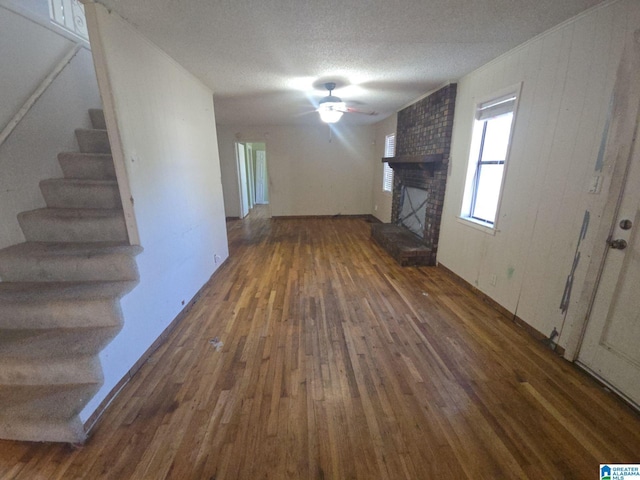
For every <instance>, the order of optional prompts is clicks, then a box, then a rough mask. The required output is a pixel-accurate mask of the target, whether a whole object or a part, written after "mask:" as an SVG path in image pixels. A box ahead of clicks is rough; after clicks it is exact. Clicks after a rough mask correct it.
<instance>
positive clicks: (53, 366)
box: [0, 110, 142, 443]
mask: <svg viewBox="0 0 640 480" xmlns="http://www.w3.org/2000/svg"><path fill="white" fill-rule="evenodd" d="M90 115H91V121H92V123H93V126H94V129H91V130H76V138H77V140H78V145H79V147H80V152H79V153H76V152H74V153H61V154H59V155H58V160H59V162H60V165H61V167H62V171H63V173H64V178H59V179H52V180H44V181H42V182H40V189H41V191H42V195H43V196H44V199H45V203H46V205H47V206H46V208H41V209H38V210H32V211H29V212H22V213H20V214H19V215H18V221H19V222H20V227H21V228H22V231H23V232H24V236H25V239H26V242H25V243H22V244H19V245H14V246H11V247H9V248H5V249H3V250H0V280H1V281H0V438H4V439H14V440H30V441H55V442H70V443H80V442H83V441H84V440H85V437H86V434H85V431H84V427H83V425H82V422H81V421H80V418H79V417H78V414H79V413H80V411H81V410H82V408H83V407H84V406H85V405H86V404H87V403H88V402H89V400H90V399H91V398H92V397H93V396H94V395H95V394H96V392H97V391H98V389H99V388H100V386H101V384H102V382H103V376H102V368H101V366H100V360H99V358H98V354H99V352H100V351H101V350H102V349H103V348H104V347H105V346H106V345H107V344H108V343H109V342H110V341H111V340H112V339H113V338H114V337H115V335H116V334H117V333H118V331H119V330H120V329H121V327H122V322H123V318H122V312H121V310H120V298H121V297H122V296H123V295H125V294H126V293H127V292H129V291H130V290H131V289H132V288H133V287H134V286H135V285H136V283H137V282H138V269H137V266H136V262H135V256H136V255H137V254H138V253H140V252H141V251H142V248H141V247H138V246H131V245H129V242H128V237H127V230H126V227H125V221H124V214H123V211H122V204H121V201H120V194H119V192H118V183H117V181H116V176H115V171H114V168H113V160H112V158H111V153H110V152H111V149H110V146H109V140H108V137H107V131H106V127H105V123H104V116H103V114H102V111H101V110H90Z"/></svg>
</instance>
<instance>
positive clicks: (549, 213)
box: [438, 0, 640, 346]
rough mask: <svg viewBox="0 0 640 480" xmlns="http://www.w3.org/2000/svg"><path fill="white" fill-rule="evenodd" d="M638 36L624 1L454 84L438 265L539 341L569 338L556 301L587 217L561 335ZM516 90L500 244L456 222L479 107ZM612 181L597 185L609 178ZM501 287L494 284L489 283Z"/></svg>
mask: <svg viewBox="0 0 640 480" xmlns="http://www.w3.org/2000/svg"><path fill="white" fill-rule="evenodd" d="M638 28H640V3H639V2H637V1H635V0H622V1H620V2H616V3H607V4H605V5H604V6H602V7H601V8H597V9H594V10H591V11H589V12H588V13H586V14H584V15H582V16H579V17H577V18H576V19H573V20H572V21H570V22H568V23H566V24H563V25H561V26H560V27H558V28H555V29H553V30H551V31H549V32H547V33H545V34H543V35H541V36H539V37H538V38H536V39H534V40H532V41H530V42H528V43H526V44H524V45H522V46H520V47H518V48H516V49H515V50H513V51H511V52H509V53H507V54H505V55H503V56H501V57H500V58H498V59H497V60H495V61H493V62H491V63H490V64H488V65H486V66H484V67H482V68H480V69H479V70H477V71H475V72H473V73H471V74H470V75H467V76H466V77H464V78H463V79H461V80H460V81H459V83H458V96H457V101H456V111H455V117H454V129H453V143H452V151H451V157H452V169H451V174H450V176H449V179H448V183H447V193H446V198H445V205H444V213H443V217H442V228H441V233H440V242H439V250H438V261H439V262H440V263H442V264H443V265H445V266H446V267H448V268H449V269H451V270H453V271H454V272H455V273H457V274H458V275H460V276H461V277H462V278H464V279H465V280H467V281H468V282H470V283H471V284H473V285H476V286H477V287H478V288H479V289H480V290H481V291H483V292H485V293H486V294H487V295H489V296H490V297H491V298H493V299H494V300H496V301H497V302H498V303H500V304H501V305H502V306H504V307H505V308H507V309H508V310H509V311H510V312H513V313H515V314H516V315H518V316H519V317H520V318H522V319H523V320H525V321H526V322H527V323H529V324H530V325H532V326H533V327H534V328H535V329H537V330H538V331H540V332H542V333H544V334H545V335H549V334H550V332H551V330H552V329H553V328H554V327H556V328H557V329H558V331H560V332H561V337H560V344H561V345H563V346H564V344H566V339H567V338H568V336H569V331H568V330H569V329H568V328H566V329H564V330H563V325H564V323H565V315H564V314H563V312H562V311H561V310H560V308H559V306H560V302H561V300H562V296H563V293H564V289H565V284H566V281H567V277H568V275H569V273H570V272H571V269H572V264H573V261H574V255H575V253H576V247H577V243H578V237H579V234H580V230H581V227H582V223H583V219H584V216H585V211H587V210H588V211H589V212H590V216H591V225H590V227H589V229H588V231H587V237H586V239H585V240H584V241H583V242H582V244H581V250H582V252H581V254H582V258H581V261H580V263H579V264H578V268H577V269H576V272H575V278H574V281H573V289H572V302H571V304H570V307H569V310H568V313H567V318H566V320H567V325H570V324H572V323H573V319H572V318H571V315H572V313H573V311H575V310H576V309H575V305H576V303H575V302H577V300H578V298H579V296H580V292H581V289H582V284H583V282H584V277H585V273H586V269H587V266H588V263H589V255H590V251H591V249H592V248H593V244H592V243H590V242H591V239H592V237H593V235H594V234H595V233H596V231H597V226H596V225H595V224H596V222H597V221H598V219H599V217H600V214H601V212H602V208H603V206H604V202H605V200H606V191H604V190H603V191H602V192H601V193H600V194H599V195H593V194H589V193H587V189H588V184H589V182H590V180H591V179H592V178H593V177H594V176H595V175H598V174H600V173H599V172H597V171H596V160H597V157H598V151H599V148H600V144H601V141H602V138H603V134H604V131H605V121H606V117H607V112H608V107H609V103H610V98H611V94H612V89H613V84H614V81H615V73H616V69H617V65H618V62H619V59H620V56H621V52H622V47H623V43H624V40H625V36H626V35H629V34H631V33H632V32H633V31H634V30H635V29H638ZM518 82H523V86H522V95H521V100H520V106H519V111H518V115H517V118H516V123H515V131H514V138H513V143H512V150H511V157H510V159H509V164H508V167H507V168H508V169H507V173H506V180H505V188H504V194H503V199H502V206H501V210H500V218H499V219H498V222H499V223H498V228H497V232H496V234H495V235H491V234H487V233H485V232H482V231H479V230H477V229H474V228H473V227H470V226H468V225H467V224H464V223H462V222H460V221H459V220H458V219H457V218H456V217H457V216H458V215H459V214H460V208H461V203H462V195H463V189H464V181H465V174H466V169H467V161H468V154H469V144H470V140H471V130H472V121H473V112H474V105H475V99H478V98H480V97H483V96H486V95H490V94H492V93H493V92H495V91H497V90H499V89H501V88H505V87H507V86H510V85H513V84H516V83H518ZM608 173H609V172H608V171H606V170H605V171H604V172H603V173H602V174H601V175H604V176H607V175H608ZM492 274H496V275H497V283H496V285H495V286H492V285H491V281H490V278H491V275H492Z"/></svg>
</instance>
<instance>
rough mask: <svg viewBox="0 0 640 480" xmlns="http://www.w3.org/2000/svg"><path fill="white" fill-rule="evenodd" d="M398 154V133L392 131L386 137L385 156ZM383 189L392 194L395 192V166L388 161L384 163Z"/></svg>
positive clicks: (389, 156)
mask: <svg viewBox="0 0 640 480" xmlns="http://www.w3.org/2000/svg"><path fill="white" fill-rule="evenodd" d="M395 156H396V134H395V133H390V134H389V135H387V136H385V137H384V158H391V157H395ZM382 191H383V192H384V193H387V194H389V195H391V193H392V192H393V168H391V167H390V166H389V163H388V162H384V163H383V164H382Z"/></svg>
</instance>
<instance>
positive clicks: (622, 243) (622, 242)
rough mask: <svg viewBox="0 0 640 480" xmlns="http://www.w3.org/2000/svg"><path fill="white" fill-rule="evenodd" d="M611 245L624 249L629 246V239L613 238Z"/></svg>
mask: <svg viewBox="0 0 640 480" xmlns="http://www.w3.org/2000/svg"><path fill="white" fill-rule="evenodd" d="M609 246H610V247H611V248H615V249H616V250H624V249H625V248H627V241H626V240H624V239H622V238H618V239H617V240H611V241H610V242H609Z"/></svg>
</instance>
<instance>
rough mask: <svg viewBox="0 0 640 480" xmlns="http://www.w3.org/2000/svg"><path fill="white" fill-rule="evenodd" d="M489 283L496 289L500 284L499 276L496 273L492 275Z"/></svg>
mask: <svg viewBox="0 0 640 480" xmlns="http://www.w3.org/2000/svg"><path fill="white" fill-rule="evenodd" d="M489 281H490V282H491V285H493V286H494V287H495V286H496V283H498V276H497V275H496V274H495V273H492V274H491V277H490V280H489Z"/></svg>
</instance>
